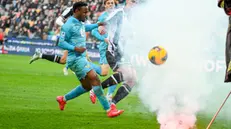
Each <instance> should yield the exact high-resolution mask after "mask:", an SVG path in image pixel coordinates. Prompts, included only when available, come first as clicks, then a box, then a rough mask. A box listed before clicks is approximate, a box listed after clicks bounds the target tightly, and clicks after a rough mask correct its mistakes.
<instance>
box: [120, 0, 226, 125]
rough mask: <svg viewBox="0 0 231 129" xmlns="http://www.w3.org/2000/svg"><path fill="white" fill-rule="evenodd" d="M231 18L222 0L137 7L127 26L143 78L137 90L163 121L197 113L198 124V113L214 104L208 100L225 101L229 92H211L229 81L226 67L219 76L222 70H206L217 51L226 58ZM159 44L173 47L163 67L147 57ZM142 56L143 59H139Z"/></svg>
mask: <svg viewBox="0 0 231 129" xmlns="http://www.w3.org/2000/svg"><path fill="white" fill-rule="evenodd" d="M227 20H228V18H227V16H225V14H224V12H223V10H222V9H219V8H218V7H217V0H168V1H161V0H149V1H147V2H146V3H145V4H142V5H140V6H137V7H136V8H134V10H133V13H132V20H131V21H130V22H129V23H125V25H124V29H123V31H125V32H127V33H130V34H131V33H133V34H134V35H133V36H132V38H129V40H128V42H127V44H126V46H125V54H126V55H128V56H129V57H131V59H132V62H133V64H134V65H135V68H136V70H137V73H138V77H141V76H142V77H143V79H142V80H140V82H139V86H138V90H137V91H138V94H139V97H140V99H141V100H142V102H143V104H144V105H145V106H146V107H147V108H148V109H149V110H150V111H151V112H156V113H157V117H158V118H157V119H158V121H159V123H160V124H163V123H165V122H166V120H167V119H168V118H171V117H172V116H174V115H178V116H182V115H185V116H189V117H190V116H191V117H190V118H189V119H190V122H191V123H190V122H187V123H188V124H192V125H194V124H195V122H196V118H195V115H196V114H197V113H198V112H199V111H202V110H203V109H205V107H208V105H207V103H209V102H211V103H212V104H214V103H216V107H217V108H218V107H219V104H220V103H221V101H219V102H215V101H214V99H215V97H218V96H219V97H218V98H220V99H219V100H222V98H224V97H225V95H226V94H225V93H222V95H221V94H220V93H217V95H214V94H213V95H212V94H211V93H214V92H215V91H216V90H217V89H218V87H219V86H218V85H217V84H219V85H223V78H224V70H223V71H222V74H220V73H219V80H218V79H217V78H216V79H214V78H215V77H214V75H215V76H216V77H217V74H216V73H213V75H211V73H208V72H206V71H204V62H206V60H210V59H212V60H213V59H218V58H220V57H218V56H216V55H222V57H221V58H222V59H224V46H225V36H226V30H227V24H228V23H227ZM128 26H132V29H127V28H126V27H128ZM127 33H125V34H127ZM123 36H125V37H126V36H127V35H123ZM129 36H130V35H129ZM157 45H160V46H163V47H164V48H165V49H166V50H167V51H168V59H167V61H166V63H165V64H163V65H161V66H155V65H152V64H151V63H150V62H149V61H148V58H147V55H148V52H149V50H150V49H151V48H152V47H154V46H157ZM217 51H218V53H217ZM137 55H138V56H137ZM140 57H143V60H141V61H143V62H137V61H139V60H140V59H139V58H140ZM142 64H146V65H145V66H143V67H141V65H142ZM147 64H148V65H147ZM218 82H219V83H218ZM214 84H216V85H214ZM223 88H224V87H223ZM225 90H227V88H226V89H225ZM225 90H223V91H225ZM216 99H217V98H216ZM213 107H214V106H213ZM216 107H214V109H211V110H210V111H211V112H210V113H214V112H215V111H216V110H217V108H216Z"/></svg>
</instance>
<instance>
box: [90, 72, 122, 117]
mask: <svg viewBox="0 0 231 129" xmlns="http://www.w3.org/2000/svg"><path fill="white" fill-rule="evenodd" d="M87 77H88V78H89V80H90V84H91V85H92V89H93V91H94V93H95V95H96V96H97V98H98V100H99V101H100V104H101V105H102V106H103V108H104V110H106V111H107V115H108V117H115V116H118V115H120V114H122V113H123V112H124V111H123V110H117V109H116V107H115V106H112V107H111V106H110V103H109V101H108V100H107V99H106V97H105V96H104V91H103V88H102V86H101V82H100V80H99V78H98V76H97V74H96V73H95V71H93V70H91V71H90V72H88V74H87Z"/></svg>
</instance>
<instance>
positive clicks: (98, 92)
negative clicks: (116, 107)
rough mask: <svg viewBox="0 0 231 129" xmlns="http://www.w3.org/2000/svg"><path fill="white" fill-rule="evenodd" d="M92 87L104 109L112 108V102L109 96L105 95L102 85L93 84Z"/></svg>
mask: <svg viewBox="0 0 231 129" xmlns="http://www.w3.org/2000/svg"><path fill="white" fill-rule="evenodd" d="M92 89H93V91H94V93H95V95H96V96H97V98H98V100H99V102H100V103H101V105H102V106H103V108H104V110H108V109H109V108H110V104H109V102H108V100H107V98H106V97H105V96H104V93H103V88H102V86H93V87H92Z"/></svg>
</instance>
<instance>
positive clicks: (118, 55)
mask: <svg viewBox="0 0 231 129" xmlns="http://www.w3.org/2000/svg"><path fill="white" fill-rule="evenodd" d="M135 3H136V1H135V0H126V5H125V7H124V8H119V9H116V10H114V11H113V13H111V15H110V16H108V18H107V19H106V21H113V23H114V24H113V27H114V29H115V31H114V32H115V33H110V34H109V38H110V39H109V40H110V44H109V47H108V50H107V52H106V58H107V61H108V64H109V65H110V67H111V69H112V70H113V71H114V74H113V75H111V76H110V77H109V78H108V79H106V80H105V81H103V82H102V86H103V88H107V87H110V86H111V85H115V84H119V83H121V82H122V85H121V86H120V87H119V89H118V90H117V92H116V94H115V96H114V97H113V99H112V105H116V104H117V103H118V102H119V101H121V100H122V99H124V98H125V97H126V96H127V95H128V94H129V93H130V92H131V90H132V88H133V86H134V85H135V84H136V71H135V69H134V68H133V67H132V65H131V64H130V63H129V61H127V62H125V61H121V59H122V51H121V50H120V48H121V45H122V44H123V43H124V42H126V39H123V42H120V41H121V40H120V33H121V27H122V26H121V25H122V22H123V21H125V20H126V17H125V14H124V12H125V11H126V12H130V9H131V8H132V7H133V6H134V4H135ZM125 38H126V37H125ZM90 95H91V97H90V99H93V100H91V101H94V100H95V98H96V96H95V95H94V92H92V93H91V94H90Z"/></svg>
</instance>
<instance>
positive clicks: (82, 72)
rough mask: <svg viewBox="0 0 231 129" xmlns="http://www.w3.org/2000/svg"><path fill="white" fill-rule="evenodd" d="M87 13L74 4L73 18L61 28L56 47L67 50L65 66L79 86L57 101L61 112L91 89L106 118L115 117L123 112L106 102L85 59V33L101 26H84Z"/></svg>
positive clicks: (84, 6) (83, 7) (80, 6)
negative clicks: (74, 75) (72, 100)
mask: <svg viewBox="0 0 231 129" xmlns="http://www.w3.org/2000/svg"><path fill="white" fill-rule="evenodd" d="M87 12H88V9H87V4H86V3H84V2H76V3H75V4H74V5H73V13H74V14H73V16H71V17H70V18H69V19H68V20H67V22H66V23H65V24H64V25H63V26H62V28H61V35H60V39H59V44H58V45H59V46H60V47H61V48H63V49H64V50H68V58H67V59H68V60H67V64H68V66H69V68H70V69H71V70H72V71H74V72H75V74H76V76H77V78H78V79H79V80H80V82H81V85H80V86H77V87H76V88H75V89H73V90H72V91H70V92H69V93H67V94H66V95H64V96H58V97H57V101H58V103H59V107H60V109H61V110H63V109H64V106H65V104H66V102H67V101H68V100H71V99H73V98H75V97H78V96H80V95H82V94H84V93H86V92H87V91H89V90H91V89H93V90H94V93H95V94H96V96H97V98H98V99H99V101H100V103H101V105H102V106H103V108H104V109H105V110H106V111H107V115H108V117H115V116H118V115H120V114H122V113H123V110H117V109H116V107H115V106H114V105H111V106H110V104H109V102H108V100H107V99H106V97H105V96H104V93H103V89H102V86H101V83H100V80H99V78H98V76H97V74H96V73H95V71H94V70H93V68H92V66H91V64H90V62H88V61H87V58H86V52H85V50H86V34H85V31H91V30H92V29H94V28H97V27H98V26H100V25H102V23H98V24H91V25H84V23H83V22H85V20H86V16H87Z"/></svg>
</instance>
